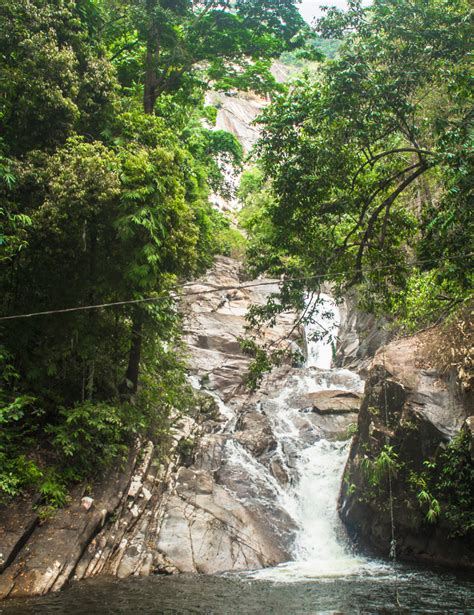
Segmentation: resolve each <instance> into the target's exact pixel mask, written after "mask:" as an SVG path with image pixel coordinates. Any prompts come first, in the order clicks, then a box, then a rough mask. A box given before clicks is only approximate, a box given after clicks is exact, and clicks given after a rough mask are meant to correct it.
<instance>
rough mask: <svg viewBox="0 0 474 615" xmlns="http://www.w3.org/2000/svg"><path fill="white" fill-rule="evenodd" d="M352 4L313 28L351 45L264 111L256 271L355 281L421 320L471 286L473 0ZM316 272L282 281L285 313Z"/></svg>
mask: <svg viewBox="0 0 474 615" xmlns="http://www.w3.org/2000/svg"><path fill="white" fill-rule="evenodd" d="M349 4H350V8H349V10H348V11H347V12H345V13H343V12H340V11H338V10H336V9H331V10H330V11H328V13H327V15H326V17H325V18H324V19H322V20H321V21H320V23H319V31H320V34H321V35H322V36H324V37H327V38H334V39H342V38H343V39H344V40H343V43H342V45H341V46H340V47H339V49H338V54H337V56H336V58H335V59H334V60H332V61H330V62H327V63H326V64H325V65H323V66H322V67H321V68H320V69H319V70H318V72H317V74H316V75H313V76H311V77H306V78H302V79H300V80H298V81H296V82H295V83H294V85H293V87H292V88H290V90H289V91H288V92H287V93H284V94H282V95H280V96H279V97H278V98H277V99H276V100H275V101H274V102H273V104H272V105H271V106H269V107H268V109H267V110H266V111H265V112H264V114H263V117H262V129H263V134H262V138H261V141H260V145H259V155H260V160H259V166H260V168H261V170H262V172H261V178H260V181H259V182H256V184H255V191H254V194H255V193H256V192H257V193H258V195H259V196H258V199H260V202H259V204H257V203H256V199H255V198H253V196H252V195H250V196H248V194H247V196H246V201H247V202H248V203H250V211H249V212H248V214H244V218H245V223H246V225H247V228H248V230H249V232H250V235H251V239H252V246H251V251H250V260H251V268H252V271H253V273H254V274H260V273H263V272H270V273H271V274H272V275H282V276H284V277H285V278H286V279H287V280H289V278H291V277H297V278H301V276H302V275H306V276H308V277H309V278H314V276H322V277H324V279H328V280H329V281H331V282H332V283H333V284H334V285H335V289H336V291H339V292H341V293H343V292H344V291H346V289H347V288H348V287H349V286H353V285H358V287H359V294H360V296H361V297H362V300H363V304H364V306H365V307H367V308H369V309H372V310H377V309H379V310H380V311H383V312H384V313H387V312H392V313H394V314H396V315H397V316H398V318H399V319H401V320H402V321H403V322H404V324H405V325H406V326H407V327H408V328H416V327H418V326H420V325H423V324H427V323H430V322H433V321H435V320H436V319H437V318H439V317H440V316H441V315H444V314H446V313H447V312H449V311H450V310H452V309H454V308H456V307H457V306H458V305H459V303H460V302H462V301H463V299H464V298H465V297H467V296H469V295H470V294H471V292H472V262H473V261H472V256H473V255H472V230H473V219H472V207H470V205H469V203H470V199H472V177H473V174H472V162H473V157H472V111H473V107H472V89H470V88H469V85H470V61H469V58H470V52H471V51H472V47H471V41H472V37H471V34H472V21H471V17H472V15H471V13H470V8H469V5H468V3H467V2H466V1H465V0H455V1H452V0H449V1H448V0H414V1H413V0H410V1H409V0H375V2H373V3H372V4H371V5H370V6H368V7H362V6H361V4H360V2H351V3H349ZM262 189H263V192H262ZM247 192H248V191H247ZM265 195H266V196H265ZM321 279H322V278H319V277H317V279H310V280H308V282H307V283H304V282H301V281H299V282H294V283H290V282H288V283H287V284H286V285H285V287H284V289H283V293H282V296H281V298H280V304H281V309H286V308H287V307H288V305H291V304H294V305H297V306H298V307H301V295H302V292H303V290H304V288H305V287H308V286H309V287H310V288H314V289H316V290H317V288H318V286H319V285H320V281H321ZM276 309H278V308H277V307H275V302H273V303H272V304H271V305H270V306H268V308H267V310H266V311H265V310H260V312H259V313H257V314H256V316H257V317H258V318H261V317H263V318H264V317H270V318H271V317H272V316H273V315H274V313H275V310H276Z"/></svg>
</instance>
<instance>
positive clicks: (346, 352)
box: [336, 294, 391, 377]
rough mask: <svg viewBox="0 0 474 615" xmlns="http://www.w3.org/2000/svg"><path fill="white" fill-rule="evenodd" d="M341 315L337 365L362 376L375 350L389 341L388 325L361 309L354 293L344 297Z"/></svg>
mask: <svg viewBox="0 0 474 615" xmlns="http://www.w3.org/2000/svg"><path fill="white" fill-rule="evenodd" d="M340 314H341V326H340V329H339V333H338V340H339V341H338V345H337V349H336V365H338V366H339V367H345V368H347V369H352V370H355V371H357V372H358V373H360V374H361V375H362V376H364V377H365V376H366V375H367V374H368V370H369V369H370V365H371V362H372V359H373V357H374V355H375V353H376V352H377V350H378V349H379V348H381V347H382V346H383V345H384V344H387V343H388V341H389V340H390V339H391V338H390V335H391V334H390V328H389V327H387V326H386V325H387V324H388V322H387V320H386V319H384V318H382V317H376V316H374V315H373V314H369V313H366V312H363V311H362V310H360V309H359V308H358V307H357V297H356V296H355V295H354V294H350V295H349V296H347V297H346V300H345V302H344V304H343V305H342V306H340Z"/></svg>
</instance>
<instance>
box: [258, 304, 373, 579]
mask: <svg viewBox="0 0 474 615" xmlns="http://www.w3.org/2000/svg"><path fill="white" fill-rule="evenodd" d="M321 298H322V303H321V305H320V309H319V312H320V313H324V315H325V323H324V325H321V322H320V321H319V322H316V323H313V324H309V325H307V327H306V331H305V341H306V355H307V360H306V365H305V367H303V368H301V370H300V373H299V375H298V376H296V377H294V379H293V382H292V387H291V390H288V389H285V390H282V391H281V392H280V395H279V396H278V397H277V398H276V399H275V401H274V404H273V406H272V408H271V409H270V410H269V411H268V412H267V415H268V417H269V418H270V420H271V422H272V425H273V431H274V433H275V435H276V436H277V438H278V446H279V450H280V451H281V453H282V454H283V455H286V457H287V463H288V456H289V457H290V458H293V460H294V464H293V465H294V472H293V473H294V476H295V479H294V481H293V485H292V486H291V487H290V488H289V489H288V490H287V492H286V496H285V499H284V506H285V508H286V510H287V512H288V513H289V514H290V515H291V516H292V518H293V519H294V520H295V522H296V524H297V527H298V530H297V533H296V540H295V543H294V550H293V557H294V560H293V561H292V562H287V563H285V564H281V565H279V566H277V567H275V568H269V569H264V570H259V571H256V572H253V573H250V575H251V576H252V577H253V578H258V579H266V580H275V581H298V580H301V579H302V578H303V579H304V578H321V577H334V576H346V575H350V574H356V573H360V572H361V571H364V572H367V573H370V572H371V570H372V569H373V568H374V566H375V565H376V564H375V563H374V562H373V561H372V562H369V561H368V560H366V559H365V558H361V557H358V556H356V555H355V554H354V553H353V550H352V548H351V545H350V541H349V539H348V537H347V535H346V532H345V529H344V527H343V525H342V522H341V521H340V519H339V516H338V513H337V498H338V494H339V490H340V485H341V478H342V474H343V470H344V466H345V463H346V460H347V455H348V451H349V440H343V441H341V440H329V439H326V438H324V437H321V435H320V434H318V431H317V429H314V427H313V430H312V433H311V436H310V437H309V438H308V437H306V438H302V432H303V433H305V430H304V427H303V429H302V424H303V422H304V421H305V417H304V415H303V417H302V415H301V411H300V410H298V409H297V408H295V407H292V399H294V395H295V393H306V394H308V393H314V392H317V391H326V390H330V389H339V390H341V389H344V390H347V391H354V392H357V393H360V392H362V389H363V382H362V380H361V379H360V378H359V376H358V375H357V374H355V373H353V372H350V371H348V370H345V369H338V368H332V369H331V363H332V358H333V350H332V347H331V343H330V342H329V341H328V339H327V336H326V337H323V338H322V339H318V338H320V336H318V334H319V333H320V332H321V330H322V329H325V330H334V329H335V330H336V332H337V328H338V326H339V311H338V309H337V306H336V304H335V303H334V301H333V300H332V299H331V298H330V297H328V296H326V295H322V296H321ZM330 314H332V315H331V316H330ZM315 334H316V335H315ZM306 420H307V419H306ZM308 440H309V441H308ZM377 566H378V568H380V566H379V564H378V563H377Z"/></svg>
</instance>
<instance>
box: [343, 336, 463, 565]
mask: <svg viewBox="0 0 474 615" xmlns="http://www.w3.org/2000/svg"><path fill="white" fill-rule="evenodd" d="M419 357H420V349H419V340H418V339H417V338H416V337H414V338H410V339H405V340H401V341H397V342H392V343H391V344H389V345H388V346H385V347H383V348H382V349H381V350H380V351H379V352H378V353H377V355H376V357H375V359H374V363H373V366H372V369H371V371H370V374H369V378H368V380H367V382H366V389H365V395H364V398H363V401H362V406H361V410H360V413H359V418H358V429H357V434H356V436H355V437H354V440H353V444H352V447H351V451H350V454H349V460H348V462H347V466H346V469H345V473H344V478H343V483H342V487H341V494H340V499H339V511H340V515H341V517H342V519H343V521H344V522H345V524H346V525H347V527H348V528H349V530H350V532H351V533H352V535H353V536H354V537H355V538H356V539H357V540H358V541H359V542H360V543H361V544H362V545H365V546H369V547H372V548H375V549H376V550H378V551H379V552H381V553H382V554H384V555H386V556H388V554H389V552H390V546H391V538H392V523H391V510H390V508H391V504H392V505H393V515H394V531H395V538H396V548H397V555H398V556H399V557H400V558H402V559H411V560H420V561H426V562H430V563H437V564H446V565H455V566H467V567H473V566H474V532H473V531H472V530H470V531H466V532H463V530H462V528H461V530H460V528H459V526H458V525H455V524H454V521H453V513H452V511H453V510H454V509H453V504H454V505H457V503H456V498H458V496H457V494H456V493H455V491H456V489H457V488H459V489H460V488H461V486H460V485H459V486H458V487H455V488H454V489H451V491H450V490H449V489H445V491H444V492H443V491H442V490H440V491H439V492H438V491H436V489H437V486H436V482H437V481H438V480H439V481H441V480H442V478H443V476H444V477H445V480H446V476H448V475H447V474H446V473H447V472H451V471H452V470H450V469H449V467H448V466H449V464H450V463H451V462H450V461H449V459H448V457H447V451H449V450H450V448H449V447H450V446H452V443H453V441H457V440H459V438H460V437H461V436H462V434H463V433H464V430H467V429H468V426H469V419H468V421H467V422H466V418H467V416H468V414H470V413H471V410H470V409H469V400H468V399H467V398H461V397H460V396H459V395H457V394H456V392H455V391H454V390H453V389H452V388H450V386H449V384H448V383H446V382H443V381H442V380H441V379H440V377H439V376H438V375H437V374H436V373H434V372H433V371H431V370H430V369H429V368H424V367H421V366H420V362H419ZM453 438H455V439H456V440H453ZM450 443H451V444H450ZM465 457H466V456H465ZM463 463H464V466H463V472H468V471H470V470H469V468H468V464H469V460H468V458H467V457H466V459H465V460H464V461H463ZM389 472H390V475H389ZM389 480H391V488H392V496H393V497H392V502H391V501H390V483H389ZM420 494H421V495H420ZM425 494H428V495H425ZM458 499H459V498H458ZM438 505H439V507H440V511H441V512H439V511H438V510H437V506H438ZM445 511H448V514H446V513H445ZM430 515H431V518H430Z"/></svg>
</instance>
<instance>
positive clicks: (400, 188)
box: [349, 164, 431, 286]
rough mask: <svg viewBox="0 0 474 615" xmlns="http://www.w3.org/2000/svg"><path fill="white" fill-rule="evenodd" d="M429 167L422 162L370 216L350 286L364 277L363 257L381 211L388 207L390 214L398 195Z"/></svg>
mask: <svg viewBox="0 0 474 615" xmlns="http://www.w3.org/2000/svg"><path fill="white" fill-rule="evenodd" d="M429 168H431V167H430V166H428V165H426V164H422V165H421V166H419V167H418V168H417V170H416V171H415V172H414V173H412V174H411V175H410V176H409V177H407V178H406V179H405V180H403V181H402V183H401V184H400V185H399V186H398V188H397V189H396V190H394V191H393V192H392V194H391V195H390V196H389V197H387V198H386V199H384V200H383V201H382V203H380V205H379V206H378V207H377V208H376V209H375V210H374V211H373V212H372V215H371V216H370V219H369V221H368V224H367V228H366V229H365V233H364V237H363V238H362V241H361V243H360V246H359V251H358V253H357V258H356V264H355V270H356V274H355V276H354V277H353V279H352V281H351V282H350V284H349V286H352V285H353V284H355V283H356V282H358V281H360V279H361V277H362V258H363V256H364V251H365V248H366V247H367V244H368V242H369V240H370V238H371V235H372V231H373V228H374V225H375V223H376V221H377V219H378V217H379V215H380V213H381V212H382V211H383V210H384V209H386V210H387V211H386V215H387V216H388V212H389V210H390V207H391V206H392V204H393V202H394V201H395V199H396V198H397V197H398V195H399V194H401V193H402V192H403V191H404V190H405V188H407V187H408V186H409V185H410V184H411V183H412V182H413V181H414V180H415V179H416V178H417V177H418V176H420V175H421V174H422V173H424V172H425V171H426V170H427V169H429Z"/></svg>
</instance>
